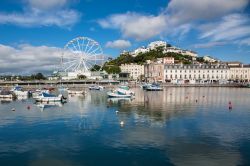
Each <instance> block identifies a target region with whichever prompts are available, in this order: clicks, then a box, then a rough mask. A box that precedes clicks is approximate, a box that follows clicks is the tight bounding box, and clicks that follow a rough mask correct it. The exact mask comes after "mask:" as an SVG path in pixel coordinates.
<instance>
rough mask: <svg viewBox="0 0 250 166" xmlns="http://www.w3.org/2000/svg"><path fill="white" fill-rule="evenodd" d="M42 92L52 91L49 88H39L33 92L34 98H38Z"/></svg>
mask: <svg viewBox="0 0 250 166" xmlns="http://www.w3.org/2000/svg"><path fill="white" fill-rule="evenodd" d="M41 93H48V94H49V93H50V91H49V90H47V89H44V90H41V89H37V90H36V91H35V92H32V97H33V98H34V99H36V98H37V97H38V96H39V95H40V94H41Z"/></svg>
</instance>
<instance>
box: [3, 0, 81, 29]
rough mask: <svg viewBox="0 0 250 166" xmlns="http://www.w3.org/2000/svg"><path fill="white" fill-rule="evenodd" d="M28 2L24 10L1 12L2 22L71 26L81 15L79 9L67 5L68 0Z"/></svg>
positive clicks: (32, 25)
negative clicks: (68, 7) (69, 7)
mask: <svg viewBox="0 0 250 166" xmlns="http://www.w3.org/2000/svg"><path fill="white" fill-rule="evenodd" d="M26 3H27V5H28V7H26V8H24V11H23V12H19V13H15V12H14V13H0V24H14V25H18V26H25V27H36V26H52V25H55V26H59V27H71V26H73V25H74V24H76V23H77V22H78V21H79V20H80V17H81V14H80V13H79V12H78V11H76V10H72V9H67V8H66V7H65V5H66V3H67V1H66V0H28V1H26ZM64 7H65V8H64Z"/></svg>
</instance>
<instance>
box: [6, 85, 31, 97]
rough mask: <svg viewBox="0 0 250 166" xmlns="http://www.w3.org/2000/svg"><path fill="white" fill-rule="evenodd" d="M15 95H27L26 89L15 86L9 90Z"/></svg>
mask: <svg viewBox="0 0 250 166" xmlns="http://www.w3.org/2000/svg"><path fill="white" fill-rule="evenodd" d="M10 91H11V92H13V93H14V94H15V95H16V96H28V91H24V90H23V88H22V87H20V86H15V87H13V88H12V89H11V90H10Z"/></svg>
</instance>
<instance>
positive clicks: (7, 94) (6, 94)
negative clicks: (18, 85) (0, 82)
mask: <svg viewBox="0 0 250 166" xmlns="http://www.w3.org/2000/svg"><path fill="white" fill-rule="evenodd" d="M0 98H1V99H13V98H14V95H13V94H12V93H11V92H10V91H7V90H1V92H0Z"/></svg>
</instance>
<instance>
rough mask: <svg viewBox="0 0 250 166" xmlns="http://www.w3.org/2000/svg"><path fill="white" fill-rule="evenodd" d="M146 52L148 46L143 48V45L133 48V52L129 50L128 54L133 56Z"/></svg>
mask: <svg viewBox="0 0 250 166" xmlns="http://www.w3.org/2000/svg"><path fill="white" fill-rule="evenodd" d="M146 52H149V49H148V48H145V47H140V48H137V49H136V50H134V51H133V52H131V53H130V54H131V55H132V56H133V57H136V56H137V55H139V54H141V53H142V54H143V53H146Z"/></svg>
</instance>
